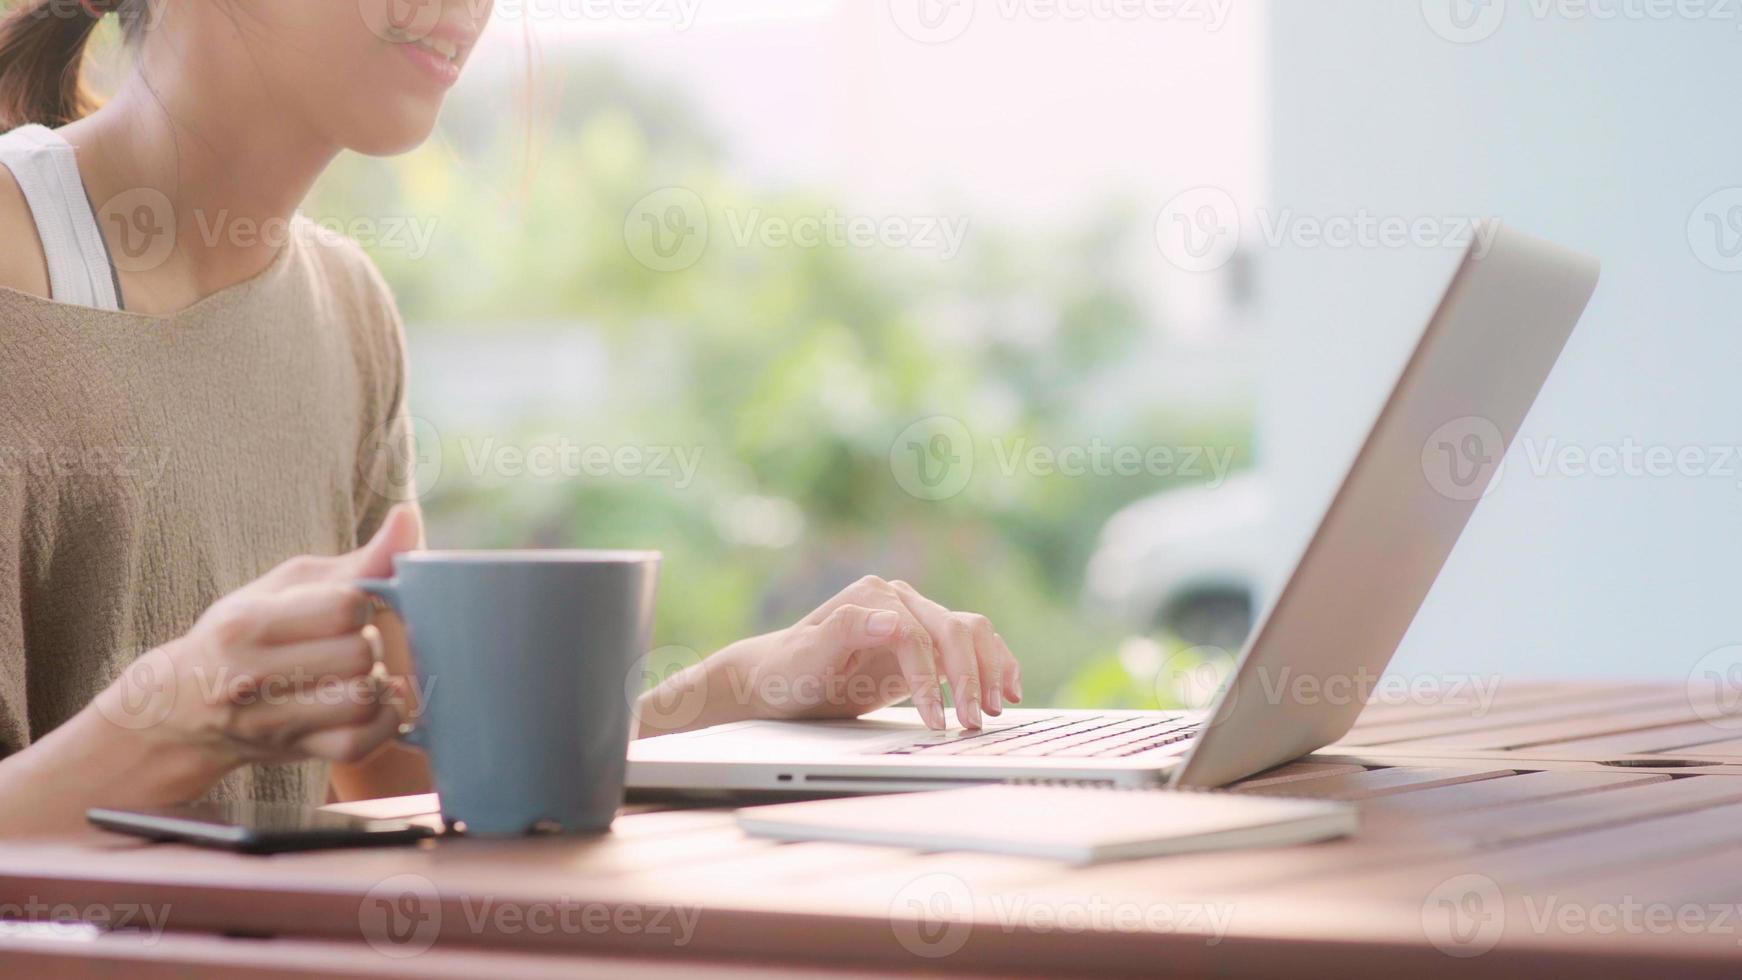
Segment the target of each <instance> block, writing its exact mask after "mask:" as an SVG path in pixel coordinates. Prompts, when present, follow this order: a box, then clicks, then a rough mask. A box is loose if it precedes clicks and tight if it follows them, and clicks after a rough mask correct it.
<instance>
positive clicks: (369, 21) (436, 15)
mask: <svg viewBox="0 0 1742 980" xmlns="http://www.w3.org/2000/svg"><path fill="white" fill-rule="evenodd" d="M357 12H358V13H359V14H362V16H363V23H364V24H366V25H368V27H369V32H370V33H371V34H374V35H375V36H376V37H378V38H380V39H381V40H383V41H392V42H393V43H395V44H403V43H406V42H408V41H420V40H422V39H424V38H426V37H429V35H430V32H431V31H433V30H435V28H436V24H438V23H440V22H441V19H442V0H357Z"/></svg>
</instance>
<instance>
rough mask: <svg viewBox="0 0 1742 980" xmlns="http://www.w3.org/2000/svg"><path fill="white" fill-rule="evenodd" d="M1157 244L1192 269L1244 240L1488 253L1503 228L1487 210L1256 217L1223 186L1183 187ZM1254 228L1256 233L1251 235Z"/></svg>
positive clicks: (1159, 227) (1216, 262) (1166, 208)
mask: <svg viewBox="0 0 1742 980" xmlns="http://www.w3.org/2000/svg"><path fill="white" fill-rule="evenodd" d="M1154 231H1155V244H1156V247H1157V248H1158V249H1160V251H1161V254H1162V256H1163V257H1164V258H1166V259H1167V261H1168V262H1170V263H1172V264H1173V265H1174V266H1176V267H1178V268H1179V269H1181V270H1184V271H1186V272H1209V271H1211V270H1213V269H1219V268H1221V267H1222V266H1224V265H1226V264H1227V263H1228V261H1229V260H1230V259H1232V258H1233V257H1234V254H1235V253H1236V252H1237V251H1239V249H1240V247H1241V246H1242V245H1247V246H1263V247H1265V248H1269V249H1279V248H1285V247H1286V248H1295V249H1321V248H1324V249H1402V248H1455V249H1464V248H1470V247H1471V246H1472V245H1473V246H1474V249H1475V254H1476V255H1477V256H1482V255H1486V254H1487V253H1488V250H1489V249H1491V248H1492V247H1493V245H1494V239H1495V237H1496V236H1497V235H1499V233H1500V223H1499V222H1498V221H1497V220H1494V219H1492V218H1489V217H1487V216H1481V215H1426V214H1418V215H1407V214H1384V213H1380V212H1375V211H1372V210H1370V209H1367V208H1358V209H1356V210H1354V211H1350V212H1346V213H1331V214H1313V213H1306V212H1301V211H1297V210H1295V209H1293V208H1268V207H1261V208H1256V209H1254V210H1253V211H1252V213H1251V220H1250V221H1248V220H1247V218H1246V215H1245V212H1244V210H1243V209H1242V208H1241V207H1240V204H1239V202H1238V201H1236V200H1235V198H1234V195H1232V194H1230V193H1229V192H1228V191H1226V190H1224V189H1223V188H1220V187H1210V186H1204V187H1194V188H1191V189H1189V190H1185V191H1181V192H1180V193H1178V194H1175V195H1174V196H1173V197H1172V198H1170V199H1169V200H1168V201H1167V203H1166V204H1164V205H1162V207H1161V209H1160V211H1158V212H1157V213H1156V216H1155V229H1154ZM1248 231H1250V232H1251V234H1250V235H1249V234H1248Z"/></svg>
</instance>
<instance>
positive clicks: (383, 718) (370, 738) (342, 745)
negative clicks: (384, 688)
mask: <svg viewBox="0 0 1742 980" xmlns="http://www.w3.org/2000/svg"><path fill="white" fill-rule="evenodd" d="M399 723H400V714H399V712H398V710H397V709H395V708H394V706H393V705H391V704H386V703H383V704H379V705H377V706H376V710H375V714H374V715H373V716H371V717H370V718H368V719H367V720H366V721H364V722H362V723H361V724H356V725H347V726H344V727H339V728H329V729H326V730H324V731H318V732H314V733H313V734H310V735H306V736H304V737H303V738H301V739H300V740H298V741H297V743H296V747H297V749H298V750H300V751H301V752H303V753H305V754H307V755H311V756H314V757H316V758H319V759H330V760H332V761H333V762H342V763H346V764H356V763H358V762H362V761H363V760H364V759H367V758H368V757H370V756H371V755H374V754H375V752H376V750H378V749H380V748H381V747H382V746H383V745H386V744H387V743H388V742H391V741H393V738H394V736H395V735H397V734H398V733H399Z"/></svg>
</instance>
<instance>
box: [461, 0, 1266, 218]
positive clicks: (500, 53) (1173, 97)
mask: <svg viewBox="0 0 1742 980" xmlns="http://www.w3.org/2000/svg"><path fill="white" fill-rule="evenodd" d="M496 20H497V23H496V25H495V26H494V27H493V28H492V41H491V44H490V50H489V51H486V52H480V55H481V56H487V57H492V58H512V59H518V58H520V57H521V56H522V54H521V50H520V48H521V44H522V37H523V34H522V31H521V30H520V26H521V25H522V24H530V25H531V27H532V29H533V33H534V36H535V37H536V38H537V39H538V43H539V45H540V46H541V47H542V48H544V49H545V50H546V51H547V53H548V52H549V51H551V50H553V49H556V48H560V47H564V46H569V45H580V46H589V47H596V48H601V49H606V50H610V51H613V52H615V53H616V54H617V55H618V56H619V57H621V58H623V59H624V60H625V61H627V62H628V63H630V64H631V65H635V66H637V67H639V68H641V69H643V70H645V71H646V72H648V73H649V74H652V75H656V76H661V77H664V78H668V79H672V80H674V81H675V82H676V83H677V84H678V85H679V86H680V87H682V88H683V89H685V90H687V91H689V92H690V93H691V94H692V95H693V97H695V98H696V99H697V100H698V101H700V102H701V103H702V104H703V105H705V106H706V107H707V109H708V111H709V114H710V116H711V117H712V118H713V119H714V120H715V122H716V124H717V125H718V126H719V127H720V129H721V130H722V131H723V132H724V133H726V134H727V136H728V138H729V139H730V141H731V143H732V150H733V152H734V154H735V156H736V158H737V159H738V161H739V162H740V164H741V166H742V167H743V168H744V170H745V171H746V172H747V173H748V174H749V175H750V176H751V177H752V179H767V180H771V181H786V180H800V181H804V182H822V183H825V184H827V185H829V186H833V187H837V188H840V189H841V190H842V191H843V192H844V193H845V194H846V195H848V196H850V197H852V198H853V199H855V201H856V203H858V204H861V205H862V206H864V207H867V208H877V209H883V210H885V211H887V210H889V209H908V210H913V209H920V208H924V207H926V206H927V205H928V204H929V203H932V202H936V204H937V205H938V206H943V207H956V206H960V204H961V203H962V202H967V204H968V206H969V207H970V208H972V209H975V210H979V209H982V208H985V209H988V210H989V211H992V212H995V213H997V214H998V215H999V216H1000V217H1001V218H1002V219H1004V220H1012V219H1041V220H1045V219H1049V218H1056V217H1059V216H1061V215H1062V214H1068V213H1069V212H1071V211H1072V210H1075V209H1081V208H1086V207H1091V206H1093V205H1095V204H1097V203H1099V202H1100V201H1102V200H1104V199H1106V198H1107V197H1109V196H1112V195H1124V196H1127V197H1130V198H1134V199H1135V200H1137V201H1138V202H1140V203H1142V204H1144V206H1146V207H1153V208H1157V209H1158V208H1159V207H1160V206H1161V204H1162V203H1164V202H1165V201H1166V200H1167V199H1168V198H1169V197H1171V196H1172V195H1173V194H1174V193H1176V192H1178V191H1180V190H1184V189H1186V188H1190V187H1194V186H1198V185H1201V184H1206V183H1209V184H1215V185H1217V186H1221V187H1225V188H1228V189H1229V190H1230V191H1231V192H1233V193H1234V194H1235V195H1236V196H1237V197H1240V198H1241V199H1247V200H1250V199H1255V198H1256V197H1257V196H1258V193H1259V191H1260V190H1261V188H1262V186H1263V176H1264V174H1263V170H1264V148H1263V142H1262V141H1263V132H1264V125H1263V123H1264V120H1263V118H1262V114H1263V92H1264V82H1265V76H1264V57H1263V55H1264V52H1263V43H1264V40H1263V38H1264V24H1263V20H1264V8H1263V5H1260V4H1239V5H1238V6H1235V5H1233V4H1231V3H1230V2H1229V0H1173V2H1171V3H1166V4H1164V3H1160V2H1157V0H730V2H726V0H497V12H496ZM479 74H484V73H479Z"/></svg>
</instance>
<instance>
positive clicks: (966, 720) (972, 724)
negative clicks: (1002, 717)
mask: <svg viewBox="0 0 1742 980" xmlns="http://www.w3.org/2000/svg"><path fill="white" fill-rule="evenodd" d="M956 720H958V721H960V722H961V723H962V725H963V727H966V728H981V727H984V726H985V723H986V719H985V718H983V717H981V715H980V699H979V698H978V697H971V698H968V699H966V703H964V704H958V705H956Z"/></svg>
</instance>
